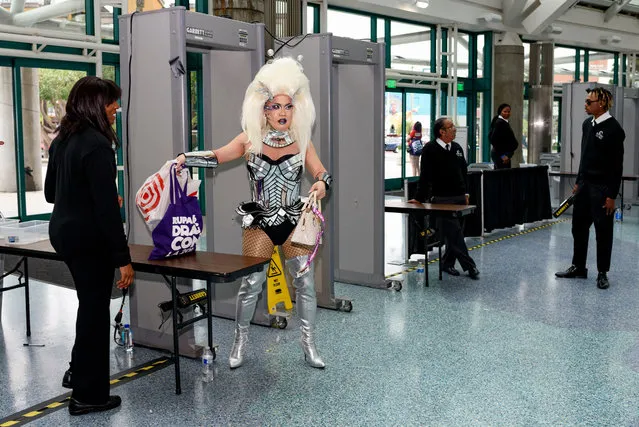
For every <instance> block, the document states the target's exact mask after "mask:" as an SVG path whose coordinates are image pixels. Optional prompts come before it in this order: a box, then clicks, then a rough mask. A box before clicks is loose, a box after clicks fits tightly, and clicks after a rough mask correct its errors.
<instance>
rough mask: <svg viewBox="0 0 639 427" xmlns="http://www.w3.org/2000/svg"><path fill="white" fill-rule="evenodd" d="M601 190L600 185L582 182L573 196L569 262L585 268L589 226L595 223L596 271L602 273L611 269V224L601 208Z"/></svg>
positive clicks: (611, 218)
mask: <svg viewBox="0 0 639 427" xmlns="http://www.w3.org/2000/svg"><path fill="white" fill-rule="evenodd" d="M604 190H605V188H604V187H603V186H602V185H597V184H592V183H588V182H585V183H584V184H583V185H582V186H581V188H580V189H579V193H578V194H577V195H576V196H575V203H574V204H573V210H572V237H573V240H574V248H573V255H572V263H573V265H575V266H576V267H579V268H585V267H586V260H587V258H588V238H589V235H590V226H591V225H592V224H593V223H594V224H595V236H596V237H597V270H598V271H599V272H602V273H605V272H608V271H609V270H610V257H611V255H612V230H613V225H614V222H613V219H614V218H613V215H606V210H605V208H604V207H603V206H604V203H605V202H606V196H605V195H604Z"/></svg>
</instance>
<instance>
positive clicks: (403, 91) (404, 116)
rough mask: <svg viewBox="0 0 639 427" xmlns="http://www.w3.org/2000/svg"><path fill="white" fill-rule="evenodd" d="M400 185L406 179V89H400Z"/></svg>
mask: <svg viewBox="0 0 639 427" xmlns="http://www.w3.org/2000/svg"><path fill="white" fill-rule="evenodd" d="M400 147H401V151H402V186H403V185H404V184H403V183H404V180H405V179H406V89H402V143H401V144H400Z"/></svg>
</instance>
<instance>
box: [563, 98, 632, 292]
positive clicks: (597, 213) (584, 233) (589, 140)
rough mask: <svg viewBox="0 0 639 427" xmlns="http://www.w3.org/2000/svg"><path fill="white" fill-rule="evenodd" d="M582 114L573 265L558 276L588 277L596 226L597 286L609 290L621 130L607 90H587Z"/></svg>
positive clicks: (621, 171)
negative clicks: (584, 115) (590, 241)
mask: <svg viewBox="0 0 639 427" xmlns="http://www.w3.org/2000/svg"><path fill="white" fill-rule="evenodd" d="M586 92H587V93H588V95H587V97H586V104H585V108H586V113H587V114H589V115H590V117H588V118H587V119H586V120H585V121H584V122H583V124H582V126H581V128H582V136H581V161H580V162H579V171H578V172H577V183H576V184H575V187H574V189H573V194H575V193H576V196H575V201H574V204H573V211H572V237H573V255H572V265H571V266H570V267H568V269H567V270H566V271H561V272H558V273H555V275H556V276H557V277H560V278H566V279H574V278H583V279H585V278H587V277H588V269H587V268H586V261H587V258H588V237H589V235H590V226H591V225H592V224H593V222H594V224H595V235H596V236H597V270H599V274H598V275H597V287H598V288H599V289H608V287H610V282H609V281H608V271H609V270H610V258H611V256H612V231H613V225H614V223H613V213H614V211H615V199H616V198H617V194H618V193H619V187H620V185H621V176H622V173H623V153H624V149H623V142H624V140H625V139H626V133H625V132H624V130H623V128H622V127H621V125H620V124H619V122H618V121H617V120H616V119H615V118H614V117H612V116H611V115H610V113H609V112H608V111H609V110H610V108H611V107H612V102H613V100H612V94H611V93H610V92H609V91H608V90H606V89H604V88H601V87H596V88H594V89H587V90H586Z"/></svg>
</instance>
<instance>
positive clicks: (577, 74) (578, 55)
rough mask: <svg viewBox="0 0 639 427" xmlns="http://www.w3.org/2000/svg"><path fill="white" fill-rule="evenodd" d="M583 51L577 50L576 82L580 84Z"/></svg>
mask: <svg viewBox="0 0 639 427" xmlns="http://www.w3.org/2000/svg"><path fill="white" fill-rule="evenodd" d="M580 68H581V49H575V81H576V82H578V81H579V80H580V79H581V72H580Z"/></svg>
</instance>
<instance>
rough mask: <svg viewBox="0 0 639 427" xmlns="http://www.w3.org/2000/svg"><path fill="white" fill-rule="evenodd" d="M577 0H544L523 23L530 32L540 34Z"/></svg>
mask: <svg viewBox="0 0 639 427" xmlns="http://www.w3.org/2000/svg"><path fill="white" fill-rule="evenodd" d="M576 2H577V1H576V0H542V1H541V4H540V5H539V6H538V7H537V8H535V10H533V11H532V13H531V14H530V15H528V16H527V17H526V18H525V19H524V20H523V21H522V23H521V24H522V26H523V27H524V28H525V29H526V31H527V32H528V34H539V33H541V32H542V31H543V30H545V29H546V27H548V26H549V25H550V24H552V23H553V22H554V21H555V20H556V19H557V18H559V17H560V16H561V15H563V14H564V13H566V11H567V10H568V9H570V8H571V7H572V6H573V5H574V4H575V3H576Z"/></svg>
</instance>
